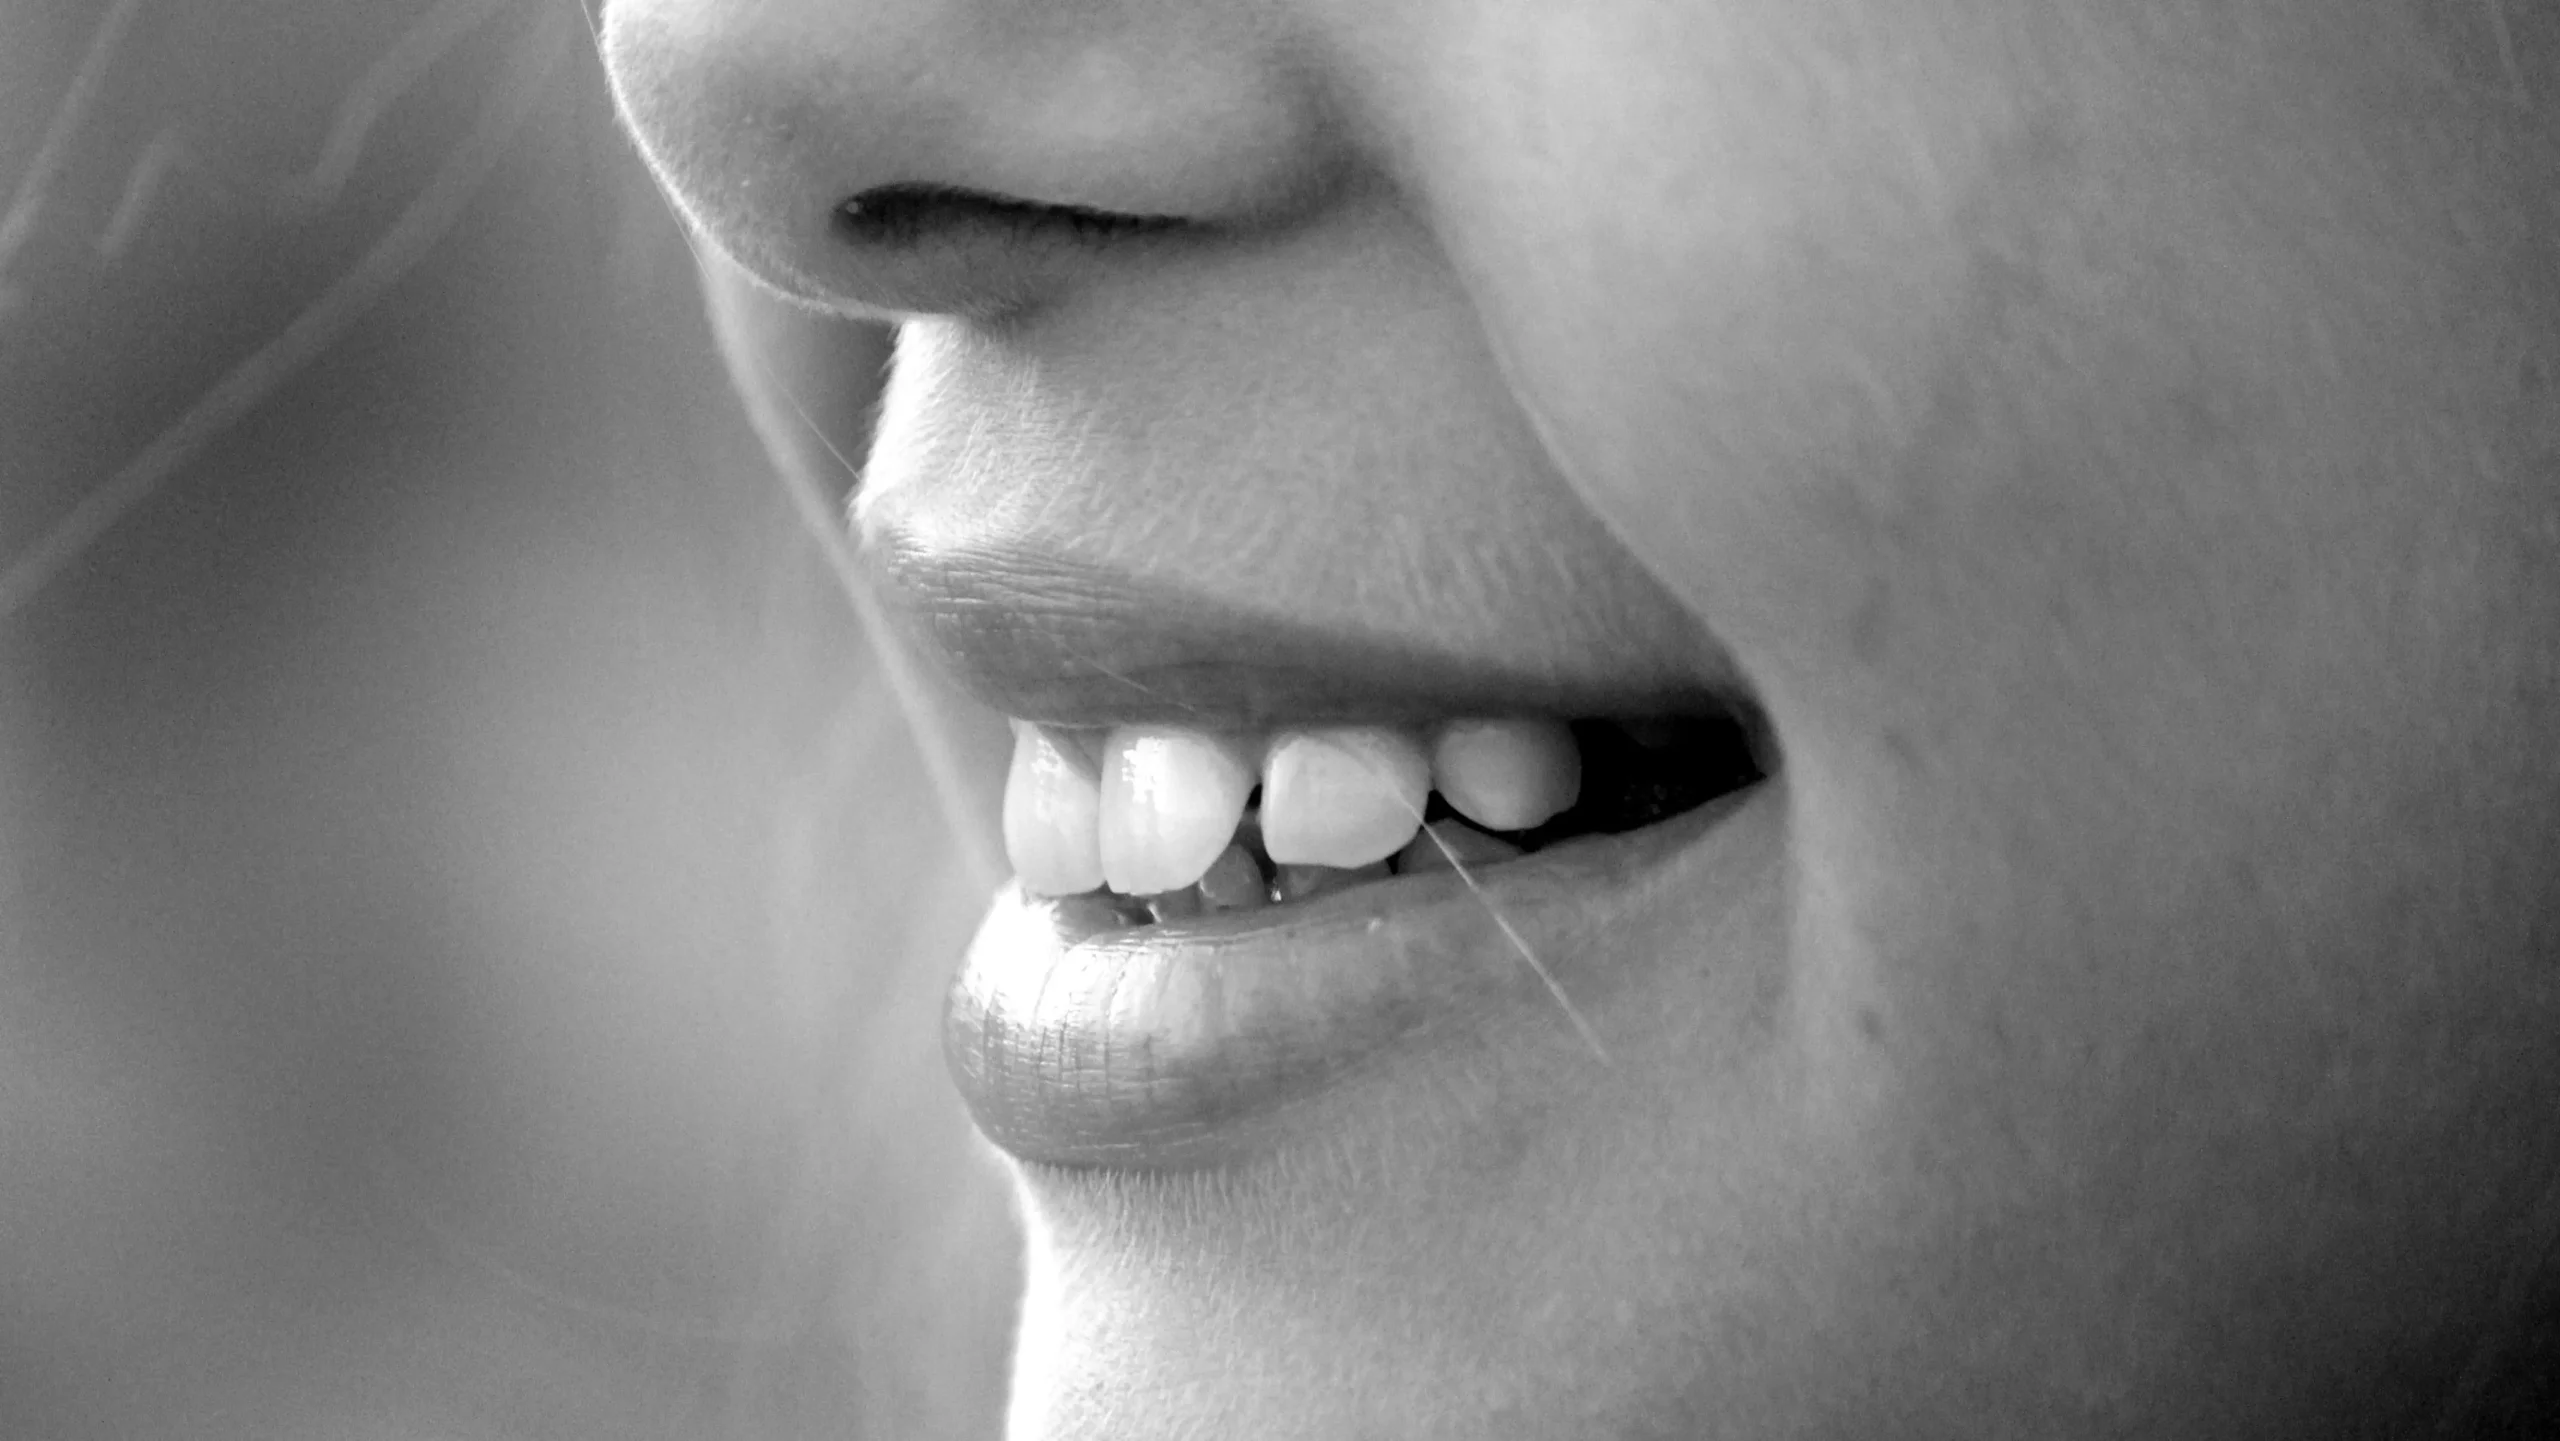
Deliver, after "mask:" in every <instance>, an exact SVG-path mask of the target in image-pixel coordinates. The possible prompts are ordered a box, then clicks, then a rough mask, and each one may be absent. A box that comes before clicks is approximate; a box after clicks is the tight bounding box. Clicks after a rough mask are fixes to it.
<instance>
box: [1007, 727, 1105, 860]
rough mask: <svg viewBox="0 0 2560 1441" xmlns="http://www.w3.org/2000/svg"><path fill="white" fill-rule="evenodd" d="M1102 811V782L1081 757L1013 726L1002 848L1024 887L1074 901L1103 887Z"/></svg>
mask: <svg viewBox="0 0 2560 1441" xmlns="http://www.w3.org/2000/svg"><path fill="white" fill-rule="evenodd" d="M1101 813H1102V781H1101V778H1100V777H1099V776H1098V775H1096V774H1095V771H1094V764H1093V761H1092V760H1091V759H1090V758H1089V757H1087V756H1086V755H1085V753H1084V751H1083V750H1082V749H1081V748H1080V747H1078V746H1076V745H1075V744H1074V743H1073V742H1071V741H1063V740H1061V739H1059V738H1058V737H1057V736H1054V735H1051V734H1050V733H1049V732H1047V731H1045V730H1043V729H1041V728H1040V727H1038V726H1036V725H1033V724H1031V723H1030V722H1028V721H1015V722H1014V723H1013V771H1012V774H1011V775H1009V776H1007V777H1006V778H1005V783H1004V849H1005V855H1006V857H1007V858H1009V859H1010V860H1011V861H1012V862H1013V869H1014V874H1016V875H1018V876H1020V877H1021V878H1022V885H1023V889H1025V890H1028V891H1030V892H1031V893H1032V894H1034V895H1042V896H1072V895H1077V894H1080V893H1082V892H1085V891H1089V890H1092V889H1093V888H1095V887H1096V886H1099V885H1101V884H1102V846H1101V839H1100V834H1099V831H1098V829H1097V827H1098V825H1099V822H1100V820H1101Z"/></svg>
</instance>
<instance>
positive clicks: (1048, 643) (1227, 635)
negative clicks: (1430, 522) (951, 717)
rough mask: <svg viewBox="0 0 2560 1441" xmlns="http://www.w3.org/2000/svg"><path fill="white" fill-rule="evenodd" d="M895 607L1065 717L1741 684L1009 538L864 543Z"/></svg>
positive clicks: (986, 687) (1469, 711)
mask: <svg viewBox="0 0 2560 1441" xmlns="http://www.w3.org/2000/svg"><path fill="white" fill-rule="evenodd" d="M865 554H866V556H867V557H868V563H869V564H870V565H872V566H873V567H875V568H876V569H877V570H879V571H880V572H882V573H883V576H884V578H885V579H886V580H887V581H888V582H889V584H888V585H887V586H886V587H885V590H886V592H887V595H888V598H889V601H890V610H891V613H892V614H893V615H895V616H897V617H898V618H899V620H900V621H901V622H902V624H903V626H904V627H905V628H906V629H907V630H908V631H909V633H910V634H911V635H913V636H914V637H915V638H916V639H917V640H919V641H920V642H922V643H923V644H924V645H925V647H926V648H927V649H928V650H929V651H930V652H931V653H932V654H934V655H935V657H936V658H937V660H938V661H939V662H940V664H941V665H942V667H943V668H944V669H946V670H947V671H948V672H949V673H950V674H951V676H952V677H953V678H954V679H955V680H957V681H958V682H959V683H960V684H961V685H962V686H963V687H965V688H966V689H968V690H969V691H970V692H972V693H973V694H974V695H976V696H977V697H978V698H979V699H980V700H982V701H984V702H986V703H987V704H988V705H990V706H992V707H993V708H995V709H996V710H999V711H1001V712H1003V713H1005V714H1007V715H1011V716H1015V717H1018V718H1020V719H1024V720H1034V721H1042V722H1046V723H1050V724H1054V725H1062V726H1100V725H1111V724H1121V723H1137V722H1164V723H1174V724H1184V725H1191V726H1197V727H1200V728H1203V729H1227V730H1253V729H1261V728H1265V727H1268V726H1271V725H1274V724H1280V723H1293V724H1314V723H1324V722H1347V721H1361V722H1376V723H1397V722H1421V721H1428V720H1433V719H1439V718H1445V717H1450V716H1469V715H1518V714H1541V715H1565V716H1620V717H1628V716H1648V715H1695V714H1701V713H1708V712H1713V711H1717V710H1722V709H1727V708H1729V707H1730V705H1731V704H1732V702H1733V701H1734V700H1735V699H1736V698H1737V697H1740V696H1741V695H1743V694H1744V688H1743V686H1742V684H1741V682H1740V678H1739V675H1738V673H1737V672H1735V671H1733V670H1732V668H1731V667H1730V665H1729V664H1724V663H1720V662H1719V659H1718V657H1717V655H1716V653H1715V652H1713V651H1712V650H1711V649H1710V648H1708V647H1705V646H1704V645H1702V646H1701V647H1700V649H1699V652H1698V653H1696V654H1683V655H1677V656H1657V657H1651V658H1649V659H1650V661H1651V664H1649V665H1647V664H1636V665H1631V664H1629V657H1628V656H1627V655H1625V654H1618V655H1589V654H1586V655H1584V656H1580V657H1572V656H1568V657H1561V658H1559V657H1556V656H1553V655H1549V656H1542V657H1540V658H1539V661H1538V663H1537V664H1534V665H1521V664H1518V663H1516V662H1514V661H1511V660H1509V659H1506V658H1503V657H1497V656H1487V655H1481V654H1467V653H1462V652H1460V651H1458V650H1456V649H1453V648H1451V647H1448V646H1445V645H1439V644H1435V643H1434V642H1432V641H1430V640H1427V639H1416V638H1412V637H1406V636H1399V635H1394V634H1390V633H1385V632H1377V633H1365V634H1364V633H1358V632H1352V631H1346V630H1341V629H1333V628H1326V627H1314V626H1307V625H1304V624H1299V623H1293V622H1292V621H1290V620H1288V619H1287V618H1285V617H1282V616H1275V615H1271V614H1265V613H1261V612H1257V611H1246V610H1242V609H1239V608H1238V607H1236V606H1235V605H1233V604H1232V603H1230V602H1227V601H1224V600H1221V599H1216V598H1207V597H1203V596H1200V595H1197V594H1191V593H1185V592H1182V591H1178V590H1174V589H1170V588H1166V587H1162V586H1157V585H1151V584H1148V583H1146V582H1144V581H1141V580H1137V579H1135V578H1132V577H1129V576H1126V575H1123V574H1119V573H1116V572H1113V571H1109V570H1105V569H1102V568H1100V567H1096V566H1091V565H1087V564H1082V563H1079V562H1076V561H1073V560H1068V559H1064V558H1060V557H1058V556H1056V555H1054V554H1051V553H1047V552H1042V551H1037V550H1033V549H1029V548H1017V547H1011V546H979V547H969V548H953V549H927V548H925V547H921V546H918V545H915V544H913V543H911V542H907V541H905V540H903V539H902V538H901V537H899V536H897V535H896V534H895V533H891V534H889V535H887V536H884V537H878V538H876V542H875V544H873V545H871V546H868V547H866V550H865Z"/></svg>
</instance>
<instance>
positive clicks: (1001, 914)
mask: <svg viewBox="0 0 2560 1441" xmlns="http://www.w3.org/2000/svg"><path fill="white" fill-rule="evenodd" d="M1783 801H1784V793H1783V790H1782V788H1781V787H1780V785H1779V784H1778V783H1777V782H1776V781H1774V780H1772V781H1763V782H1760V783H1758V784H1756V785H1753V786H1751V787H1750V788H1748V789H1745V790H1742V791H1737V792H1735V793H1733V794H1731V795H1727V796H1723V797H1719V798H1718V799H1716V800H1714V801H1711V802H1709V803H1708V804H1706V805H1704V806H1701V807H1699V808H1698V809H1697V810H1694V811H1691V812H1689V813H1688V814H1686V815H1682V816H1678V817H1675V818H1673V819H1671V820H1668V821H1665V822H1662V823H1660V824H1658V825H1654V826H1649V827H1647V828H1645V829H1643V830H1640V831H1633V832H1629V833H1626V834H1624V835H1616V836H1594V837H1589V838H1585V839H1581V840H1575V841H1570V842H1566V843H1564V844H1561V845H1557V846H1553V847H1551V848H1549V849H1547V850H1543V851H1540V852H1538V853H1537V854H1536V855H1533V856H1529V857H1525V858H1522V859H1519V860H1514V861H1507V862H1504V863H1503V864H1501V865H1499V866H1495V867H1491V868H1489V869H1486V870H1483V871H1480V872H1478V873H1476V876H1475V885H1474V886H1473V887H1470V885H1469V884H1468V880H1467V878H1466V877H1464V876H1461V875H1459V874H1458V873H1456V872H1450V871H1442V872H1435V873H1432V874H1428V875H1413V876H1399V877H1395V878H1393V879H1390V880H1386V881H1378V882H1372V883H1369V884H1366V885H1361V886H1355V887H1350V888H1347V889H1344V890H1341V891H1336V892H1333V893H1331V894H1329V895H1325V896H1321V897H1318V898H1316V899H1314V900H1311V901H1302V902H1292V903H1290V904H1287V905H1284V906H1278V907H1273V908H1271V909H1267V910H1256V911H1247V912H1230V913H1227V914H1225V915H1220V916H1209V917H1202V918H1200V919H1197V920H1189V921H1178V922H1169V923H1164V924H1159V925H1153V926H1140V927H1133V928H1129V929H1124V930H1115V931H1108V932H1104V933H1102V934H1099V935H1090V936H1085V937H1083V938H1082V939H1079V938H1078V936H1079V932H1078V928H1077V926H1076V925H1075V923H1074V921H1073V920H1072V919H1071V917H1070V914H1069V913H1068V911H1067V910H1066V909H1065V908H1063V907H1061V906H1060V905H1059V904H1058V903H1056V902H1052V901H1046V900H1041V899H1037V898H1033V897H1028V896H1026V895H1024V894H1023V893H1022V891H1021V890H1020V889H1019V888H1018V887H1016V886H1012V885H1008V886H1007V887H1006V888H1005V890H1004V891H1003V892H1002V893H1000V894H999V895H998V897H997V899H996V903H995V907H994V909H993V910H992V911H991V912H990V913H989V914H988V916H987V919H986V921H985V922H984V923H983V924H982V925H981V926H980V927H979V930H978V935H977V939H976V940H974V941H973V942H972V943H971V944H970V947H969V955H968V958H967V960H966V961H965V962H964V963H963V964H962V966H961V970H960V976H959V979H958V980H957V981H956V982H955V983H954V984H953V986H952V989H951V995H950V999H949V1003H948V1006H947V1009H946V1011H945V1015H944V1028H943V1051H944V1056H945V1059H946V1060H947V1061H948V1062H949V1063H950V1067H951V1073H952V1076H953V1079H954V1080H956V1081H957V1082H958V1084H959V1087H960V1093H961V1096H962V1097H963V1099H965V1100H966V1101H967V1103H968V1106H969V1111H970V1114H971V1115H972V1116H973V1117H974V1118H975V1120H976V1121H977V1124H978V1129H979V1130H980V1131H981V1132H983V1133H984V1134H985V1135H986V1137H987V1138H988V1139H989V1140H991V1141H993V1142H994V1143H995V1144H996V1145H998V1146H1000V1147H1002V1148H1003V1149H1005V1150H1006V1151H1008V1152H1010V1153H1012V1154H1013V1155H1014V1156H1016V1157H1018V1158H1020V1159H1021V1160H1024V1161H1030V1162H1038V1163H1044V1164H1049V1165H1059V1166H1079V1167H1111V1168H1116V1169H1123V1170H1146V1171H1166V1170H1191V1169H1200V1168H1205V1167H1212V1166H1221V1165H1228V1164H1233V1163H1236V1162H1239V1161H1242V1160H1245V1159H1248V1158H1250V1157H1252V1156H1254V1155H1256V1154H1260V1153H1263V1152H1266V1151H1268V1150H1270V1149H1272V1148H1273V1147H1275V1146H1278V1145H1281V1144H1284V1143H1285V1142H1286V1141H1287V1139H1288V1138H1289V1137H1290V1135H1291V1134H1292V1133H1293V1132H1295V1131H1298V1130H1300V1129H1302V1128H1303V1125H1304V1122H1305V1121H1306V1119H1307V1118H1306V1116H1305V1113H1306V1112H1307V1111H1308V1110H1310V1109H1311V1108H1312V1106H1313V1104H1314V1103H1315V1102H1317V1101H1318V1100H1319V1099H1320V1098H1323V1097H1325V1096H1327V1095H1328V1094H1330V1093H1333V1092H1336V1091H1338V1090H1340V1089H1341V1088H1342V1087H1344V1086H1345V1085H1347V1084H1350V1083H1351V1082H1353V1081H1354V1080H1355V1079H1356V1078H1357V1077H1358V1076H1359V1075H1360V1074H1361V1073H1363V1072H1364V1071H1368V1070H1370V1069H1372V1068H1374V1067H1375V1066H1376V1065H1377V1064H1378V1063H1380V1062H1381V1061H1383V1060H1385V1059H1387V1058H1388V1057H1389V1056H1391V1055H1397V1054H1402V1053H1405V1052H1408V1051H1411V1050H1414V1049H1417V1048H1418V1047H1419V1046H1421V1045H1423V1044H1425V1043H1426V1042H1427V1043H1428V1044H1430V1045H1433V1046H1437V1045H1441V1044H1446V1043H1449V1042H1450V1041H1451V1040H1452V1039H1453V1038H1455V1037H1462V1036H1465V1035H1467V1034H1469V1033H1477V1034H1483V1033H1485V1032H1487V1031H1488V1030H1489V1029H1491V1027H1492V1023H1494V1022H1496V1021H1498V1020H1508V1019H1513V1018H1516V1017H1517V1016H1519V1014H1520V1013H1521V1012H1522V1011H1523V1010H1524V1009H1533V1010H1540V1011H1543V1012H1544V1013H1545V1015H1546V1016H1547V1017H1549V1018H1551V1019H1552V1023H1553V1025H1554V1027H1555V1029H1556V1032H1557V1035H1558V1037H1559V1039H1560V1041H1561V1043H1563V1044H1580V1045H1585V1046H1593V1047H1605V1045H1606V1040H1607V1038H1606V1034H1605V1028H1602V1029H1601V1030H1599V1031H1582V1030H1580V1029H1579V1028H1580V1026H1581V1017H1582V1016H1583V1015H1585V1014H1587V1013H1588V1011H1589V1008H1590V1006H1591V1005H1592V1004H1594V1003H1597V1002H1599V1001H1600V1000H1602V999H1603V998H1604V993H1605V992H1607V991H1610V990H1614V989H1615V988H1616V987H1617V986H1618V985H1619V984H1621V983H1623V982H1624V981H1626V980H1627V979H1628V975H1627V968H1628V966H1627V962H1626V960H1625V958H1623V957H1619V956H1614V955H1611V954H1609V951H1610V950H1611V949H1612V948H1611V947H1609V946H1607V945H1605V944H1594V941H1595V939H1596V938H1595V937H1594V935H1593V925H1594V918H1595V917H1598V918H1602V919H1604V920H1605V918H1608V917H1613V916H1624V915H1630V914H1633V913H1635V912H1637V911H1640V910H1643V909H1645V908H1647V907H1648V906H1650V905H1652V904H1656V903H1664V904H1676V903H1678V897H1679V896H1680V895H1681V894H1683V893H1691V894H1694V890H1695V888H1696V887H1697V886H1700V885H1702V884H1705V885H1713V883H1714V882H1729V881H1732V880H1734V879H1736V877H1737V876H1738V875H1740V874H1741V873H1743V872H1745V871H1749V872H1753V873H1757V872H1758V871H1759V870H1761V869H1763V868H1765V866H1767V865H1768V864H1770V863H1772V862H1774V859H1775V857H1776V854H1777V849H1778V847H1777V844H1776V840H1777V836H1778V824H1779V819H1780V811H1781V807H1782V805H1783ZM1710 878H1713V880H1712V881H1711V880H1710ZM1715 888H1719V889H1720V888H1721V887H1720V886H1718V887H1715ZM1524 949H1525V950H1526V951H1527V952H1528V953H1529V954H1530V955H1534V956H1537V957H1538V958H1539V965H1540V966H1541V967H1543V968H1544V971H1545V974H1544V975H1541V974H1540V971H1539V970H1538V969H1536V968H1533V967H1532V966H1531V964H1530V963H1529V961H1528V960H1527V959H1526V958H1525V957H1524V956H1523V954H1522V951H1523V950H1524ZM1559 992H1560V993H1561V996H1562V1000H1561V1001H1560V999H1559ZM1567 1003H1581V1005H1580V1007H1579V1009H1573V1008H1569V1006H1568V1004H1567ZM1293 1122H1295V1123H1298V1124H1293Z"/></svg>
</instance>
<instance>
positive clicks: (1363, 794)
mask: <svg viewBox="0 0 2560 1441" xmlns="http://www.w3.org/2000/svg"><path fill="white" fill-rule="evenodd" d="M1430 796H1431V762H1430V760H1429V759H1428V758H1427V757H1425V756H1424V755H1423V753H1422V748H1421V747H1420V746H1419V745H1416V744H1415V743H1414V742H1413V741H1412V740H1411V739H1410V738H1408V737H1407V736H1405V735H1403V734H1401V733H1399V732H1396V731H1392V730H1388V729H1385V728H1384V727H1379V726H1329V727H1326V728H1324V729H1322V730H1306V731H1292V732H1289V733H1286V734H1284V735H1282V736H1281V737H1280V738H1279V739H1278V740H1276V741H1274V742H1273V743H1272V746H1271V752H1270V756H1269V758H1268V759H1266V760H1265V761H1264V762H1263V767H1262V844H1263V849H1264V850H1266V851H1267V852H1269V853H1270V856H1271V859H1272V860H1273V861H1274V862H1275V863H1277V864H1280V865H1284V866H1286V865H1319V866H1333V867H1338V868H1349V867H1353V866H1365V865H1368V864H1370V863H1371V862H1373V861H1383V860H1385V859H1386V858H1387V857H1389V856H1391V855H1394V854H1395V853H1396V851H1397V849H1398V848H1399V847H1401V846H1402V845H1403V844H1404V843H1405V842H1406V841H1408V840H1410V839H1412V837H1413V833H1414V831H1415V830H1416V829H1417V828H1418V827H1420V826H1421V824H1422V803H1423V802H1424V801H1426V800H1428V799H1430Z"/></svg>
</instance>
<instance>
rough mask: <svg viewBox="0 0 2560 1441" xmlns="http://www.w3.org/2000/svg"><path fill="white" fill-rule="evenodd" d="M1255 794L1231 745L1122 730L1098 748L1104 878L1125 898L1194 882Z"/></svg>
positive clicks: (1145, 728) (1177, 733)
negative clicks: (1248, 798)
mask: <svg viewBox="0 0 2560 1441" xmlns="http://www.w3.org/2000/svg"><path fill="white" fill-rule="evenodd" d="M1252 792H1253V768H1252V767H1251V766H1249V765H1247V764H1246V763H1245V759H1244V755H1243V753H1242V752H1241V751H1240V750H1239V749H1237V747H1236V746H1235V745H1234V744H1233V743H1232V742H1229V741H1225V740H1222V739H1219V738H1218V737H1215V736H1210V735H1204V734H1202V733H1201V732H1199V731H1192V730H1183V729H1180V728H1178V727H1175V726H1159V725H1136V726H1122V727H1120V728H1119V729H1117V730H1115V731H1113V732H1112V733H1111V739H1110V740H1109V741H1108V742H1107V743H1105V744H1104V746H1103V749H1102V817H1101V824H1100V826H1099V833H1100V836H1101V848H1102V879H1103V881H1104V882H1105V883H1106V884H1108V885H1109V886H1110V887H1111V889H1113V890H1115V891H1119V892H1122V893H1123V894H1126V895H1133V896H1137V895H1158V894H1161V893H1163V892H1165V891H1178V890H1181V889H1182V888H1183V887H1185V886H1188V885H1191V884H1192V883H1194V882H1196V881H1198V880H1199V879H1200V877H1201V876H1202V874H1204V873H1205V872H1206V871H1207V870H1208V869H1209V863H1210V862H1212V861H1214V860H1216V859H1217V858H1218V853H1219V852H1220V851H1223V850H1225V849H1226V848H1227V841H1228V840H1229V839H1230V838H1231V837H1233V836H1234V835H1235V833H1236V822H1237V820H1238V819H1240V818H1241V817H1242V816H1243V815H1244V801H1245V797H1246V796H1248V795H1250V794H1252Z"/></svg>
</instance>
